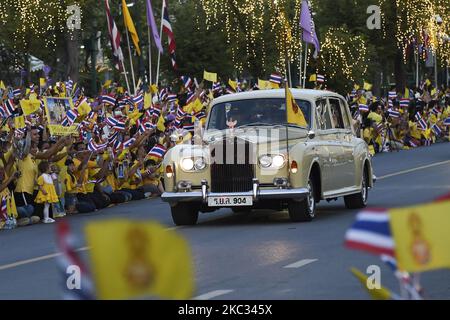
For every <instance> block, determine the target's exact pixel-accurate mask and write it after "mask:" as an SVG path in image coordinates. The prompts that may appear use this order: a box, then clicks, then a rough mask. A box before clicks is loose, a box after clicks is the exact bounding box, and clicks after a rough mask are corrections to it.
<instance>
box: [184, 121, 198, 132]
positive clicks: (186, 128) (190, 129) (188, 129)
mask: <svg viewBox="0 0 450 320" xmlns="http://www.w3.org/2000/svg"><path fill="white" fill-rule="evenodd" d="M194 128H195V126H194V124H193V123H191V124H185V125H183V129H184V130H187V131H189V132H190V133H193V132H194Z"/></svg>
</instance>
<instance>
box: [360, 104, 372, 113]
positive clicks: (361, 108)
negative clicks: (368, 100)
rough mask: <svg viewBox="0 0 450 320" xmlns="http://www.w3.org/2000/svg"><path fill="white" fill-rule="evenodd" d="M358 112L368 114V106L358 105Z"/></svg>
mask: <svg viewBox="0 0 450 320" xmlns="http://www.w3.org/2000/svg"><path fill="white" fill-rule="evenodd" d="M358 109H359V111H365V112H368V111H369V106H368V105H367V104H360V105H359V106H358Z"/></svg>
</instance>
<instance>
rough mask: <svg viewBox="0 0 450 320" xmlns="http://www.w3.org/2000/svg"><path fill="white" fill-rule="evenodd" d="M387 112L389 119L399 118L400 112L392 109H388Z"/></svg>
mask: <svg viewBox="0 0 450 320" xmlns="http://www.w3.org/2000/svg"><path fill="white" fill-rule="evenodd" d="M388 112H389V116H390V117H391V118H400V112H398V111H396V110H392V109H389V110H388Z"/></svg>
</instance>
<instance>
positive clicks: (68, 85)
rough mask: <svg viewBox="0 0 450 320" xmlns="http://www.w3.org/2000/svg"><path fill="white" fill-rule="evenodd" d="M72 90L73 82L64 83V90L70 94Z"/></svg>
mask: <svg viewBox="0 0 450 320" xmlns="http://www.w3.org/2000/svg"><path fill="white" fill-rule="evenodd" d="M72 88H73V81H72V80H69V81H67V82H66V90H67V91H69V92H71V91H72Z"/></svg>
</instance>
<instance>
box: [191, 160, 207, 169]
mask: <svg viewBox="0 0 450 320" xmlns="http://www.w3.org/2000/svg"><path fill="white" fill-rule="evenodd" d="M194 168H195V169H196V170H203V169H205V168H206V161H205V159H204V158H201V157H200V158H197V159H195V160H194Z"/></svg>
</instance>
